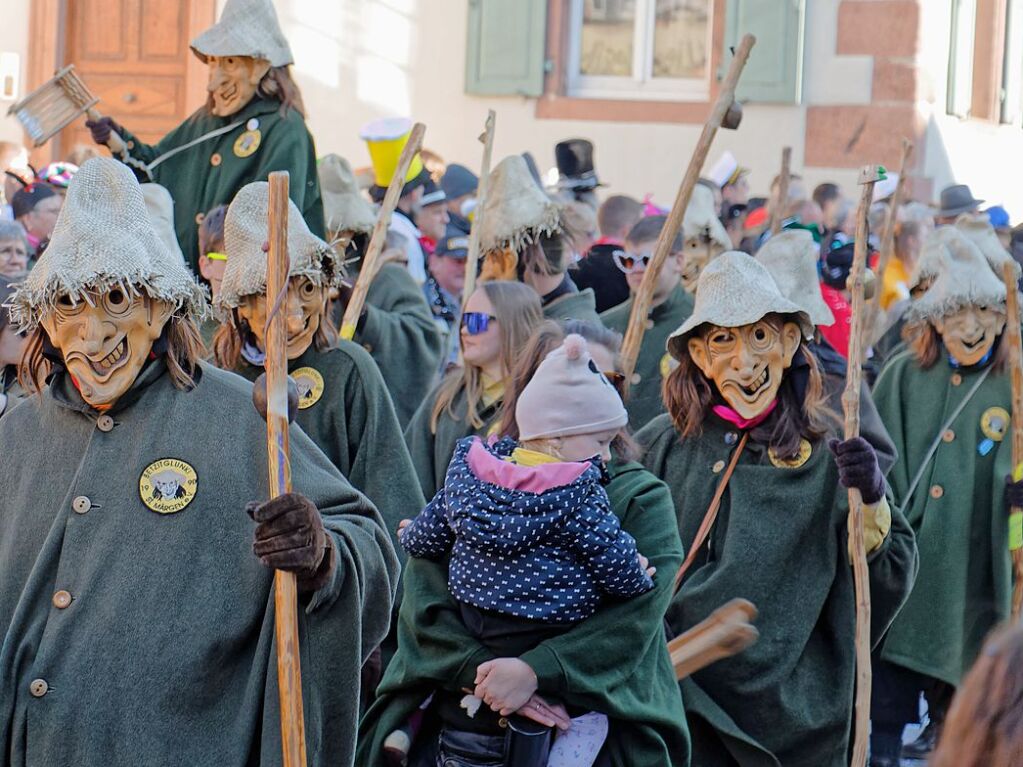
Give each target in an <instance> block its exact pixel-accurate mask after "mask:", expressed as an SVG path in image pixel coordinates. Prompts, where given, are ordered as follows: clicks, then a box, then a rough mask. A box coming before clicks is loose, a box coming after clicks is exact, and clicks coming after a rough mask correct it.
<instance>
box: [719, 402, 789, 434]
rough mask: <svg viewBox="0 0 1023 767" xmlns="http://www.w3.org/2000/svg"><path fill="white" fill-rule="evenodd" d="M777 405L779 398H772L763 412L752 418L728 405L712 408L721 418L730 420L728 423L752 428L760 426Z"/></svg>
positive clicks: (742, 427) (741, 427)
mask: <svg viewBox="0 0 1023 767" xmlns="http://www.w3.org/2000/svg"><path fill="white" fill-rule="evenodd" d="M777 406H778V400H776V399H775V400H772V401H771V404H770V405H768V406H767V407H765V408H764V410H763V412H762V413H760V414H759V415H755V416H753V417H752V418H743V417H742V416H741V415H739V414H738V413H736V412H735V411H734V410H732V408H730V407H728V405H714V407H712V408H711V410H713V411H714V414H715V415H717V416H718V417H719V418H722V419H724V420H726V421H728V423H730V424H733V425H735V426H737V427H738V428H740V429H752V428H753V427H754V426H759V425H760V424H762V423H763V422H764V421H765V420H767V416H769V415H771V413H772V412H774V409H775V408H776V407H777Z"/></svg>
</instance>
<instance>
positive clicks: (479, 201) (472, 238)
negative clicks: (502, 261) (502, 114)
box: [462, 109, 497, 308]
mask: <svg viewBox="0 0 1023 767" xmlns="http://www.w3.org/2000/svg"><path fill="white" fill-rule="evenodd" d="M496 121H497V115H496V114H495V113H494V110H493V109H491V110H488V111H487V121H486V123H485V125H484V130H483V135H481V136H480V141H482V142H483V164H482V165H481V166H480V184H479V192H478V193H477V195H476V210H475V212H474V213H473V214H472V229H471V231H470V232H469V256H468V257H467V258H466V259H465V284H464V285H463V286H462V307H463V308H464V307H465V302H466V301H468V300H469V296H471V295H472V294H473V291H474V290H476V272H477V271H479V262H480V234H481V233H482V231H483V209H484V207H486V202H487V189H488V187H489V186H490V157H491V155H492V154H493V151H494V124H495V123H496Z"/></svg>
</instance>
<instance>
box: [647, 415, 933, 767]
mask: <svg viewBox="0 0 1023 767" xmlns="http://www.w3.org/2000/svg"><path fill="white" fill-rule="evenodd" d="M730 433H731V434H732V435H733V436H732V437H728V436H727V435H729V434H730ZM738 436H739V435H738V434H736V433H735V432H734V427H732V426H731V425H730V424H728V423H726V422H725V421H723V420H721V419H719V418H718V417H717V416H714V415H711V416H710V417H708V419H707V420H706V422H705V423H704V425H703V432H702V434H701V435H700V436H698V437H692V438H688V439H680V437H679V435H678V433H677V432H676V430H675V427H674V426H673V425H672V423H671V420H670V418H669V416H668V415H662V416H658V417H657V418H655V419H654V420H653V421H651V422H650V423H649V424H647V426H646V428H644V429H643V430H642V431H641V432H640V433H639V434H637V439H638V440H639V441H640V443H641V444H643V445H644V446H645V447H646V448H647V453H646V456H645V458H644V464H645V465H646V467H647V468H648V469H649V470H650V471H651V472H653V473H654V474H655V475H656V476H658V477H659V478H660V479H662V480H663V481H664V482H666V483H667V484H668V487H670V488H671V491H672V497H673V499H674V502H675V510H676V513H677V520H678V526H679V530H680V534H681V538H682V543H683V545H684V546H688V545H689V544H691V543H692V541H693V540H694V539H695V537H696V531H697V529H698V528H699V526H700V523H701V522H702V521H703V518H704V515H705V514H706V511H707V507H708V506H709V505H710V501H711V498H712V497H713V495H714V492H715V490H716V488H717V484H718V478H719V477H720V476H721V469H723V468H724V466H725V464H726V463H727V461H728V460H729V459H730V458H731V455H732V452H733V451H734V450H735V449H736V448H735V444H736V439H735V438H736V437H738ZM729 443H731V444H729ZM719 462H720V463H719ZM715 465H717V466H718V472H715V471H714V470H713V467H714V466H715ZM846 509H847V492H846V491H845V490H844V489H842V488H841V486H840V485H839V483H838V470H837V468H836V466H835V462H834V459H833V458H832V455H831V452H830V451H829V450H828V449H827V448H826V447H825V446H824V445H823V444H822V443H817V444H815V445H813V447H812V453H811V455H810V457H809V458H808V459H807V460H806V462H805V463H804V464H803V465H802V466H800V467H798V468H778V467H775V466H774V465H773V464H772V463H771V462H770V460H769V458H768V455H767V450H766V449H765V448H764V447H763V446H762V445H759V444H757V443H754V442H752V441H751V442H749V443H748V444H747V446H746V448H745V450H744V451H743V453H742V456H741V457H740V458H739V462H738V464H737V466H736V468H735V472H734V474H733V475H732V478H731V481H730V482H729V484H728V487H727V489H726V490H725V493H724V496H723V498H722V501H721V509H720V512H719V514H718V517H717V521H716V523H715V526H714V528H713V530H712V532H711V535H710V538H709V539H708V543H707V544H705V546H706V548H705V549H704V550H703V551H701V553H700V554H699V555H698V556H697V557H696V559H695V561H694V563H693V566H692V567H691V568H690V570H689V572H688V573H687V574H686V577H685V580H684V582H683V584H682V588H681V590H680V592H679V594H678V595H677V597H676V598H675V599H674V600H673V602H672V604H671V606H670V607H669V608H668V623H669V624H670V627H671V632H672V634H673V635H678V634H681V633H683V632H684V631H686V630H688V629H690V628H692V627H693V626H695V625H696V624H697V623H699V622H700V621H702V620H703V619H705V618H707V617H708V616H709V615H710V614H711V613H712V612H713V611H714V610H715V609H716V608H718V607H720V606H721V605H723V604H724V603H725V602H727V601H728V600H730V599H734V598H736V597H744V598H746V599H748V600H750V601H751V602H752V603H753V604H755V605H756V606H757V609H758V610H759V613H760V614H759V618H758V619H757V621H756V626H757V629H758V630H759V631H760V638H759V640H758V641H757V642H756V643H755V644H754V645H753V646H752V647H750V648H749V649H747V650H745V651H744V652H743V653H741V654H739V655H737V656H735V657H734V658H729V659H728V660H725V661H721V662H720V663H715V664H713V665H711V666H708V667H707V668H705V669H703V670H702V671H699V672H697V673H696V674H695V675H693V676H692V677H690V678H688V679H686V680H684V681H683V683H682V696H683V698H684V699H685V701H686V709H687V712H689V713H690V714H691V715H692V716H699V717H701V718H703V719H704V720H706V721H707V722H709V723H710V724H711V725H712V727H713V729H714V731H715V732H716V734H717V735H718V737H719V738H720V739H721V740H722V741H723V742H724V743H725V744H726V745H727V746H728V748H729V749H730V750H731V751H732V757H731V758H730V759H724V760H722V759H719V758H718V757H716V756H715V754H714V752H713V750H709V751H708V752H703V751H701V748H700V746H701V742H700V740H698V739H696V738H694V741H693V764H696V765H701V767H704V765H717V764H722V765H730V764H734V763H735V761H733V760H737V759H739V756H738V755H740V754H741V755H743V756H742V759H741V764H743V765H744V766H745V765H753V766H754V767H756V766H759V765H765V766H766V765H771V766H772V767H778V765H784V767H839V765H845V764H847V756H846V749H847V747H848V744H849V732H850V723H851V720H852V705H853V686H854V679H855V647H854V636H855V623H856V610H855V594H854V587H853V576H852V568H851V566H850V564H849V556H848V548H847V547H848V542H847V541H848V535H847V532H846V516H847V511H846ZM708 550H709V551H710V552H711V553H710V555H708ZM916 566H917V559H916V548H915V546H914V543H913V534H912V531H911V530H910V528H909V525H908V524H907V523H906V520H905V519H904V518H903V517H902V515H901V514H900V513H899V512H898V510H897V509H893V511H892V527H891V532H890V533H889V534H888V537H887V538H886V540H885V542H884V543H883V544H882V545H881V548H879V549H878V550H877V551H876V552H874V553H873V554H872V555H871V556H870V558H869V567H870V587H871V609H872V619H873V621H872V622H873V625H872V629H873V636H874V638H875V640H876V639H878V638H880V636H881V634H882V633H883V631H884V630H885V628H887V626H888V625H889V623H890V622H891V620H892V618H893V617H894V615H895V613H896V611H897V610H898V608H899V606H900V604H901V603H902V601H903V600H904V599H905V597H906V594H907V593H908V592H909V589H910V587H911V585H912V582H913V577H914V575H915V572H916ZM722 753H723V752H722ZM753 754H756V756H754V755H753Z"/></svg>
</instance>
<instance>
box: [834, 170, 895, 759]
mask: <svg viewBox="0 0 1023 767" xmlns="http://www.w3.org/2000/svg"><path fill="white" fill-rule="evenodd" d="M885 173H886V171H885V169H884V168H883V167H882V166H880V165H865V166H864V167H863V168H862V170H861V171H860V178H859V183H860V185H861V186H862V187H863V191H862V192H861V193H860V204H859V208H857V210H856V245H855V250H854V252H853V264H852V271H851V272H850V274H849V280H848V282H847V283H846V287H847V288H848V290H849V292H850V293H851V294H852V328H851V332H850V335H849V365H848V367H847V370H846V377H845V391H844V392H843V393H842V409H843V411H845V438H846V439H847V440H848V439H853V438H855V437H858V436H860V385H861V382H862V380H863V355H864V349H865V345H864V338H863V324H864V319H865V318H864V313H865V310H866V298H865V297H864V292H863V287H864V283H865V278H864V274H865V273H866V270H867V253H868V250H869V248H868V247H867V213H868V212H869V211H870V204H871V202H872V201H873V199H874V184H875V183H877V182H878V181H883V180H884V178H885ZM848 527H849V541H850V543H851V555H852V566H853V582H854V584H855V587H856V706H855V740H854V742H853V753H852V762H851V765H852V767H864V765H866V763H867V742H868V736H869V734H870V682H871V677H870V577H869V573H868V572H867V549H866V544H865V543H864V540H863V498H862V497H861V496H860V491H859V490H857V489H856V488H850V489H849V520H848Z"/></svg>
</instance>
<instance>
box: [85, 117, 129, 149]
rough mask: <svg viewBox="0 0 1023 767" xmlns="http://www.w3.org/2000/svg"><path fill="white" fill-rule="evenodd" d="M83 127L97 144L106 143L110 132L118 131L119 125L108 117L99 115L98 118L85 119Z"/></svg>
mask: <svg viewBox="0 0 1023 767" xmlns="http://www.w3.org/2000/svg"><path fill="white" fill-rule="evenodd" d="M85 127H86V128H88V129H89V133H91V134H92V140H93V141H95V142H96V143H97V144H106V143H107V142H108V141H110V134H111V133H120V131H121V126H120V125H118V124H117V123H116V122H114V121H113V120H112V119H110V118H109V117H101V118H99V119H98V120H86V121H85Z"/></svg>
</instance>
